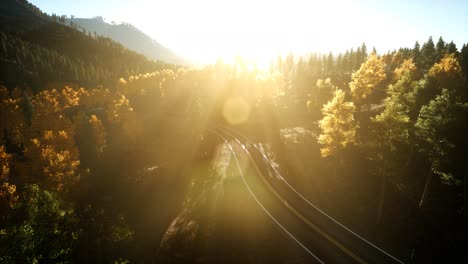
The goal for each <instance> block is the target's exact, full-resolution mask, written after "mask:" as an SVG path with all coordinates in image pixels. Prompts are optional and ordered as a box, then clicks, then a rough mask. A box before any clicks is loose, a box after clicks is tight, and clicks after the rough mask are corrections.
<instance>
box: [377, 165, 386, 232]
mask: <svg viewBox="0 0 468 264" xmlns="http://www.w3.org/2000/svg"><path fill="white" fill-rule="evenodd" d="M381 177H382V179H381V183H380V197H379V206H378V208H377V218H376V220H375V222H376V224H377V225H378V224H380V222H381V221H382V215H383V208H384V205H385V192H386V189H387V162H386V161H385V162H384V166H383V170H382V175H381Z"/></svg>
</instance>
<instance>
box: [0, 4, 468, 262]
mask: <svg viewBox="0 0 468 264" xmlns="http://www.w3.org/2000/svg"><path fill="white" fill-rule="evenodd" d="M13 2H17V3H22V5H26V6H27V8H29V9H31V8H32V9H33V10H34V12H36V13H37V14H39V15H38V16H41V17H43V15H41V14H42V13H41V12H40V10H39V11H38V10H36V9H34V8H35V7H34V6H32V7H31V6H28V5H27V4H28V3H27V2H26V4H25V3H23V1H13ZM2 19H8V17H6V18H5V17H3V18H2ZM40 19H47V21H46V22H44V26H38V27H37V28H33V29H28V30H25V31H24V32H22V33H14V31H15V30H16V29H13V30H12V29H11V28H8V27H4V26H1V27H0V64H1V67H0V78H1V79H0V83H1V86H0V167H1V171H0V262H1V263H240V262H245V263H305V262H306V261H305V260H304V259H302V258H301V257H299V256H298V255H297V254H295V252H296V251H294V250H293V249H291V250H290V251H287V250H286V251H284V250H280V249H288V248H293V246H291V245H290V242H288V241H287V240H285V238H284V237H282V236H281V235H279V231H278V230H277V229H274V228H272V227H271V223H270V222H269V221H268V220H265V219H264V218H261V216H260V215H261V212H259V210H258V208H256V207H255V205H252V201H251V200H249V197H248V194H247V193H246V191H245V190H243V188H242V185H240V183H239V181H240V180H239V178H236V177H234V176H230V177H220V176H219V174H220V173H219V171H218V170H217V169H216V166H218V165H219V161H218V163H216V161H217V159H219V155H218V154H219V152H220V145H222V144H223V140H222V138H220V137H217V136H216V135H214V134H213V133H212V132H210V130H213V129H214V128H216V127H224V128H228V129H232V130H234V131H237V132H240V133H242V134H243V135H246V136H248V137H249V138H251V139H252V140H253V141H254V142H255V143H257V144H259V145H262V146H265V148H266V149H267V151H268V154H269V155H270V158H271V159H272V160H273V161H274V162H275V164H276V165H277V167H278V170H280V171H281V172H282V175H284V177H286V178H287V179H288V180H289V182H290V183H291V185H293V186H294V187H295V188H297V189H298V190H299V192H301V193H302V194H303V195H304V196H306V197H307V198H308V199H310V200H311V201H313V202H314V203H315V204H317V205H318V206H319V207H320V208H321V209H322V210H324V211H325V212H327V213H328V214H330V215H332V216H333V217H335V218H336V219H339V221H340V222H342V223H344V224H346V226H348V227H349V228H351V229H352V230H354V231H356V232H357V233H358V234H361V235H362V236H363V237H366V238H368V239H369V240H371V241H374V242H375V243H376V244H378V245H380V246H382V247H383V248H385V249H386V250H388V252H390V253H392V254H393V255H394V256H396V257H398V258H399V259H400V260H402V261H404V262H405V263H464V261H466V259H467V253H466V246H465V245H466V241H465V240H466V239H465V238H466V227H467V223H468V212H467V211H466V208H467V206H468V197H467V192H468V185H467V181H468V178H467V177H468V165H467V163H466V157H468V153H467V152H468V139H467V137H466V134H465V133H468V120H467V119H468V82H467V77H468V45H467V44H465V45H463V46H462V47H460V48H457V47H456V45H455V44H454V43H453V42H446V41H444V40H443V38H442V37H440V38H438V40H437V41H436V42H434V40H433V38H432V37H429V38H428V40H427V41H426V42H424V43H422V44H419V43H418V42H416V43H415V45H414V46H413V47H402V48H400V49H398V50H393V51H389V52H383V53H381V52H377V51H376V50H375V49H372V50H368V48H367V46H366V45H365V44H362V45H361V46H359V47H354V48H351V49H349V50H348V51H346V52H345V53H329V54H320V53H312V54H311V55H310V56H307V57H305V56H303V57H298V56H294V55H292V54H289V55H286V56H278V57H277V58H276V59H275V60H274V61H273V62H272V63H271V64H270V65H269V67H268V68H267V69H261V68H259V67H256V66H255V65H252V64H249V63H247V62H246V61H245V60H243V59H242V58H241V57H238V58H237V60H236V62H235V63H233V64H228V63H225V62H223V61H222V60H220V61H218V63H216V64H214V65H207V66H204V67H198V68H195V67H188V66H183V65H180V66H177V65H171V64H165V63H163V62H154V61H151V60H149V59H146V58H145V57H144V56H142V55H139V54H137V53H135V52H132V51H129V50H127V49H125V48H124V47H122V46H121V45H119V44H117V43H115V42H113V41H112V40H110V39H105V38H102V37H98V36H92V35H91V34H87V33H83V32H80V31H77V30H76V29H74V28H71V27H66V26H64V25H62V24H60V23H59V22H57V20H58V19H57V18H54V19H51V18H40ZM2 21H3V20H2ZM2 25H3V24H2ZM18 32H19V31H18ZM52 38H55V40H54V41H51V39H52ZM66 43H71V44H66ZM228 167H229V166H228ZM233 171H234V172H231V174H236V173H238V172H235V170H233ZM220 190H223V191H221V192H222V193H223V194H220ZM252 215H255V216H252ZM277 233H278V234H277ZM227 234H230V235H232V237H229V238H228V239H227V240H229V242H226V241H227V240H226V236H227ZM255 236H256V239H253V238H252V237H255ZM288 243H289V244H288Z"/></svg>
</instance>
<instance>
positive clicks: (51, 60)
mask: <svg viewBox="0 0 468 264" xmlns="http://www.w3.org/2000/svg"><path fill="white" fill-rule="evenodd" d="M0 22H1V23H0V76H2V79H1V80H0V81H1V82H2V83H3V84H5V85H6V86H7V87H10V88H13V87H15V86H23V87H30V88H32V89H34V90H35V89H42V88H43V87H44V85H46V84H49V83H61V84H69V83H74V84H78V85H84V86H94V85H98V84H104V85H106V84H109V82H113V81H115V80H118V79H119V78H121V77H124V78H126V77H127V76H129V75H134V74H139V73H145V72H152V71H155V70H160V69H163V68H168V67H171V65H168V64H166V63H163V62H161V61H158V62H156V61H153V60H150V59H148V58H147V57H145V56H144V55H142V54H139V53H137V52H135V51H131V50H129V49H127V48H125V47H124V46H123V45H121V44H119V43H117V42H115V41H113V40H112V39H110V38H106V37H102V36H92V35H91V34H84V33H83V32H81V31H79V30H77V29H76V28H74V27H69V26H66V25H65V23H66V20H65V18H64V16H62V17H58V16H56V15H51V16H49V15H47V14H45V13H43V12H42V11H41V10H40V9H39V8H37V7H36V6H34V5H32V4H31V3H29V2H28V1H26V0H1V1H0Z"/></svg>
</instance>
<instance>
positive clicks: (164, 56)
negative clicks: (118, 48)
mask: <svg viewBox="0 0 468 264" xmlns="http://www.w3.org/2000/svg"><path fill="white" fill-rule="evenodd" d="M66 24H73V25H76V26H79V27H80V28H82V29H85V30H86V31H87V32H89V33H91V34H93V35H94V33H96V34H97V35H100V36H104V37H108V38H111V39H113V40H115V41H117V42H119V43H121V44H122V45H123V46H125V47H126V48H128V49H131V50H134V51H136V52H139V53H141V54H143V55H146V56H147V57H148V58H151V59H154V60H162V61H165V62H169V63H175V64H185V63H187V61H186V60H184V59H183V58H182V57H180V56H178V55H177V54H175V53H174V52H173V51H171V50H170V49H168V48H166V47H164V46H162V45H161V44H160V43H158V42H157V41H155V40H153V39H151V37H149V36H148V35H146V34H145V33H143V32H142V31H141V30H139V29H138V28H136V27H134V26H132V25H130V24H128V23H122V24H109V23H107V22H105V21H104V19H103V18H102V17H95V18H70V19H67V23H66Z"/></svg>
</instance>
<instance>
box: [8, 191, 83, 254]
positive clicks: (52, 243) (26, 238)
mask: <svg viewBox="0 0 468 264" xmlns="http://www.w3.org/2000/svg"><path fill="white" fill-rule="evenodd" d="M76 221H77V219H76V215H75V213H74V211H73V210H71V209H66V208H65V207H64V206H63V204H61V202H60V201H59V199H58V198H57V197H56V196H55V195H54V194H53V193H50V192H48V191H43V190H40V189H39V187H38V186H37V185H29V186H27V187H26V189H25V191H24V192H23V193H22V194H21V196H20V200H19V202H18V203H17V204H15V205H14V206H13V208H12V210H11V212H10V214H9V217H8V220H7V224H6V228H5V229H2V230H1V232H0V245H1V246H0V262H2V263H59V262H60V263H69V262H70V258H71V253H72V250H73V244H74V243H75V241H76V240H77V238H78V236H79V229H77V228H76Z"/></svg>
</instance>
